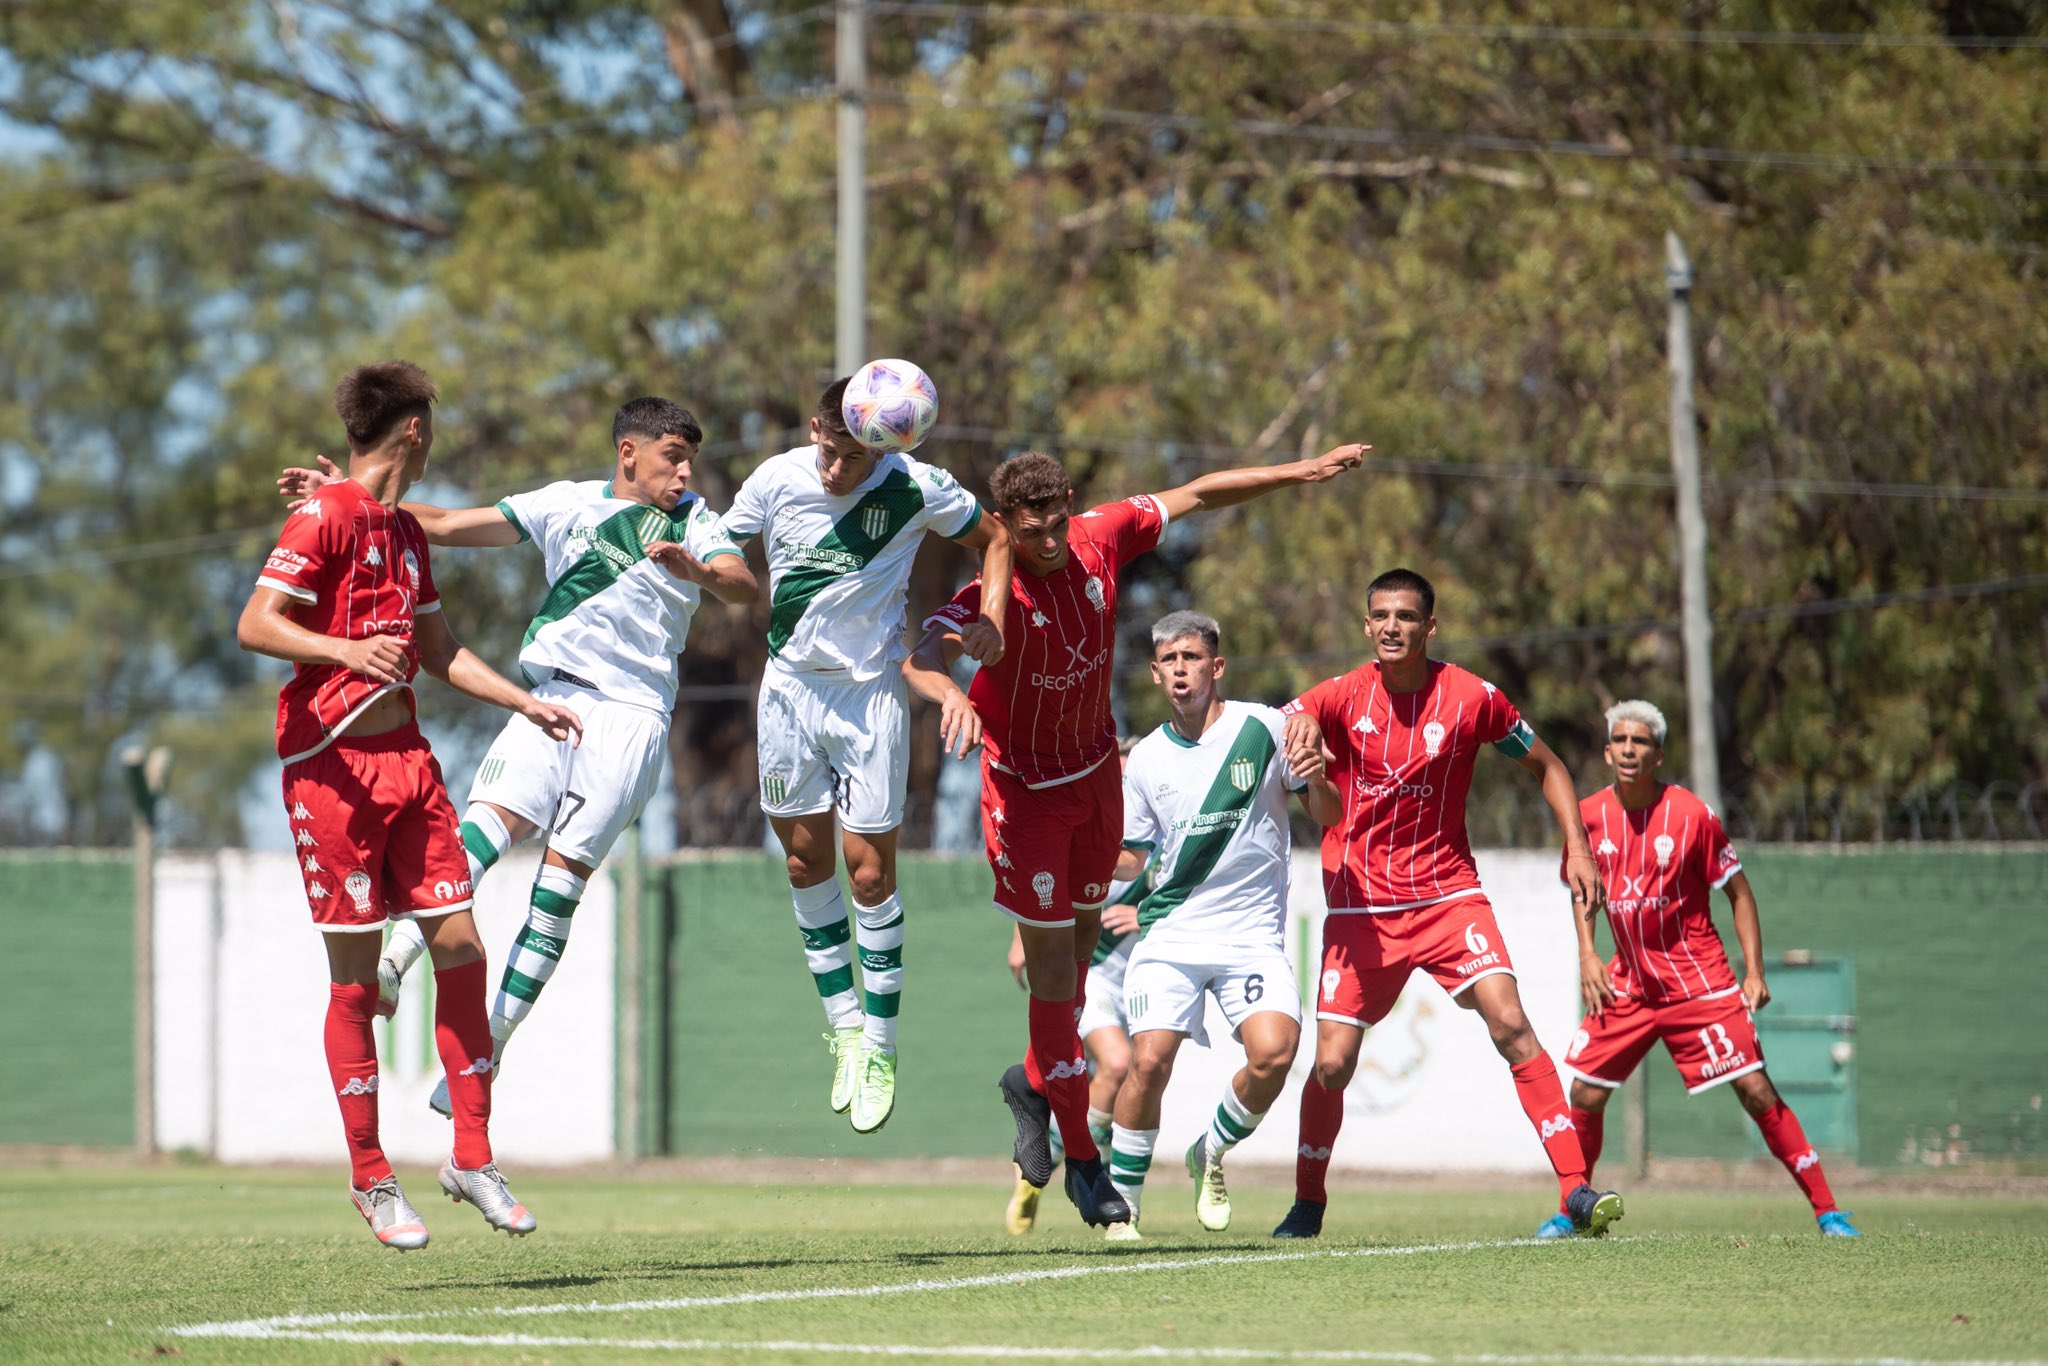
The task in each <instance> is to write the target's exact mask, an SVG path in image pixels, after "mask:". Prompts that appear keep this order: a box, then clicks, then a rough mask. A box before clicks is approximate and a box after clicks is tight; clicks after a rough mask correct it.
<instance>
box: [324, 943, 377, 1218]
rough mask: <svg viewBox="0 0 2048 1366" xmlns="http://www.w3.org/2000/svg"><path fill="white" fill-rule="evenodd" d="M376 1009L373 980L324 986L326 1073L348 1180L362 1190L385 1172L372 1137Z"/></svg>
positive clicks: (375, 1062) (373, 1127)
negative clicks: (338, 1113) (336, 1103)
mask: <svg viewBox="0 0 2048 1366" xmlns="http://www.w3.org/2000/svg"><path fill="white" fill-rule="evenodd" d="M376 1009H377V984H376V983H375V982H361V983H341V982H336V983H331V984H329V986H328V988H327V1027H326V1030H325V1031H324V1033H323V1035H322V1040H321V1041H322V1043H323V1044H324V1045H325V1046H326V1050H327V1075H328V1076H329V1077H331V1078H332V1079H333V1081H334V1097H335V1099H336V1100H337V1101H339V1102H340V1103H341V1131H342V1133H343V1135H344V1136H345V1137H346V1138H347V1139H348V1160H349V1182H350V1184H351V1185H353V1186H354V1187H355V1188H356V1189H357V1190H359V1191H364V1190H368V1189H369V1188H370V1187H372V1186H374V1185H376V1184H377V1183H378V1182H379V1181H382V1180H383V1179H384V1178H385V1177H387V1176H389V1175H391V1164H390V1163H389V1162H387V1161H386V1160H385V1158H384V1148H383V1145H382V1144H380V1143H379V1142H378V1141H377V1037H376V1035H374V1034H373V1033H371V1032H370V1021H371V1019H372V1018H373V1017H374V1015H375V1014H376Z"/></svg>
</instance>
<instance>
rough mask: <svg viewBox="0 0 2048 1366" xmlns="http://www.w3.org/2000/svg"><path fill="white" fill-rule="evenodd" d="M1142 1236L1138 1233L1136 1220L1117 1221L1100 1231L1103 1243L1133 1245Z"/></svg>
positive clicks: (1142, 1235)
mask: <svg viewBox="0 0 2048 1366" xmlns="http://www.w3.org/2000/svg"><path fill="white" fill-rule="evenodd" d="M1144 1236H1145V1235H1144V1234H1142V1233H1140V1232H1138V1221H1137V1220H1136V1219H1123V1220H1119V1221H1118V1222H1116V1223H1114V1224H1111V1225H1110V1226H1109V1227H1108V1228H1106V1229H1104V1230H1102V1241H1103V1242H1105V1243H1135V1242H1137V1241H1139V1240H1140V1239H1142V1238H1143V1237H1144Z"/></svg>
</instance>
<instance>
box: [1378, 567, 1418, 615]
mask: <svg viewBox="0 0 2048 1366" xmlns="http://www.w3.org/2000/svg"><path fill="white" fill-rule="evenodd" d="M1375 593H1419V594H1421V595H1422V615H1424V616H1425V617H1433V616H1435V615H1436V589H1434V588H1432V587H1430V586H1429V580H1428V579H1425V578H1423V577H1422V575H1420V574H1418V573H1416V572H1415V571H1414V570H1412V569H1389V570H1388V571H1387V572H1386V573H1384V574H1382V575H1380V576H1379V577H1378V578H1376V579H1374V580H1373V581H1372V582H1371V583H1369V584H1367V585H1366V586H1365V610H1366V611H1368V612H1370V611H1371V610H1372V595H1373V594H1375Z"/></svg>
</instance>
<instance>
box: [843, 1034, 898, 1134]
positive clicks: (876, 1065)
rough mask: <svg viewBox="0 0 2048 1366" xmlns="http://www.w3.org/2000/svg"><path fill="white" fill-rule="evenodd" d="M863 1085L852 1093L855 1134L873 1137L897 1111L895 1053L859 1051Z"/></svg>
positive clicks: (866, 1048) (888, 1050)
mask: <svg viewBox="0 0 2048 1366" xmlns="http://www.w3.org/2000/svg"><path fill="white" fill-rule="evenodd" d="M859 1057H860V1065H859V1069H858V1070H859V1073H860V1084H859V1085H858V1086H857V1087H855V1088H854V1092H853V1131H854V1132H855V1133H857V1134H871V1133H873V1132H875V1131H876V1130H877V1129H879V1128H881V1127H882V1126H883V1125H884V1124H887V1123H888V1122H889V1115H890V1112H892V1111H893V1110H895V1108H896V1050H895V1049H893V1048H874V1047H871V1046H869V1045H868V1044H865V1043H864V1044H862V1045H861V1047H860V1054H859Z"/></svg>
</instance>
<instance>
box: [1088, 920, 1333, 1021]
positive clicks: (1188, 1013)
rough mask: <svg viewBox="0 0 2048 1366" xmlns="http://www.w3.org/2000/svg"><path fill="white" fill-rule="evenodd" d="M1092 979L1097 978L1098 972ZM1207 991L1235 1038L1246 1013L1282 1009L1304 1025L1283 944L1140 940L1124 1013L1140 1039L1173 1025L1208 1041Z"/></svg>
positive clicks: (1128, 977)
mask: <svg viewBox="0 0 2048 1366" xmlns="http://www.w3.org/2000/svg"><path fill="white" fill-rule="evenodd" d="M1089 978H1090V981H1091V982H1092V981H1093V979H1094V974H1093V973H1092V972H1091V973H1090V974H1089ZM1204 993H1207V994H1209V995H1212V996H1214V997H1215V998H1216V1004H1217V1005H1219V1006H1221V1007H1223V1018H1224V1019H1226V1020H1228V1021H1230V1037H1231V1038H1233V1039H1234V1038H1236V1037H1238V1031H1239V1029H1240V1028H1241V1027H1242V1026H1243V1025H1244V1022H1245V1019H1246V1017H1247V1016H1251V1015H1256V1014H1258V1013H1259V1012H1260V1011H1262V1010H1273V1011H1278V1012H1279V1013H1280V1014H1282V1015H1285V1016H1286V1017H1287V1018H1288V1019H1290V1020H1292V1021H1294V1022H1295V1023H1296V1024H1300V1023H1301V993H1300V991H1299V989H1298V988H1297V987H1296V986H1295V979H1294V965H1293V964H1292V963H1290V962H1288V961H1287V954H1286V952H1285V951H1284V950H1283V949H1281V947H1280V946H1279V945H1277V944H1275V945H1272V946H1271V947H1266V948H1243V947H1237V946H1232V945H1227V944H1217V945H1202V946H1196V945H1191V944H1174V943H1170V942H1169V943H1166V944H1159V943H1155V942H1154V941H1152V940H1150V939H1142V940H1139V941H1138V947H1137V948H1136V949H1134V950H1133V951H1132V953H1131V965H1130V967H1128V968H1126V969H1125V970H1124V1013H1125V1015H1126V1017H1127V1018H1128V1020H1129V1025H1128V1028H1129V1030H1130V1032H1131V1034H1132V1035H1133V1036H1134V1037H1135V1036H1136V1035H1139V1034H1142V1033H1144V1032H1145V1031H1146V1030H1149V1029H1167V1030H1172V1031H1173V1032H1174V1033H1176V1034H1185V1035H1187V1036H1188V1037H1189V1038H1191V1039H1193V1040H1194V1041H1195V1042H1196V1043H1198V1044H1205V1045H1206V1044H1207V1043H1208V1039H1209V1035H1208V1031H1207V1030H1206V1029H1204V1028H1203V1027H1202V1016H1203V1014H1204V1011H1203V1005H1202V997H1203V994H1204Z"/></svg>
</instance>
